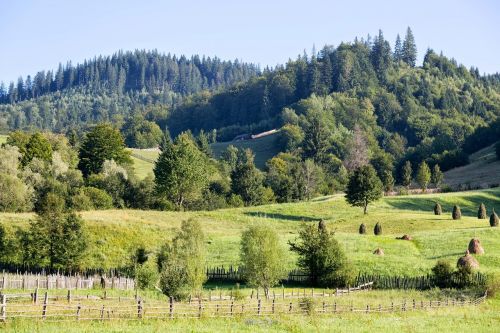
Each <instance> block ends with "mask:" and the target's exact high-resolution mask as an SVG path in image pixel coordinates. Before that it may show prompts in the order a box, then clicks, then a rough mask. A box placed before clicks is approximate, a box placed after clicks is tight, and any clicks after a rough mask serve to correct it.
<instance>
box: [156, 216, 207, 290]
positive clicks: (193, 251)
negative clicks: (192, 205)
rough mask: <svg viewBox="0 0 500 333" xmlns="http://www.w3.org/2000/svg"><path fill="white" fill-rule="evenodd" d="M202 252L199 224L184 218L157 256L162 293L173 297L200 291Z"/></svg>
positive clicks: (201, 283) (203, 246)
mask: <svg viewBox="0 0 500 333" xmlns="http://www.w3.org/2000/svg"><path fill="white" fill-rule="evenodd" d="M205 255H206V249H205V236H204V234H203V231H202V229H201V225H200V223H199V222H197V221H194V220H187V221H183V222H182V225H181V229H180V230H179V231H178V232H177V234H176V236H175V237H174V238H173V240H172V242H170V243H167V244H165V245H164V246H163V248H162V250H161V251H160V254H159V255H158V258H157V262H158V268H159V270H160V288H161V290H162V291H163V293H164V294H165V295H167V296H171V297H174V298H176V299H182V298H186V297H187V296H188V295H189V294H192V293H194V294H196V293H199V292H200V291H201V289H202V286H203V283H204V282H205V280H206V273H205V264H206V262H205V260H206V259H205Z"/></svg>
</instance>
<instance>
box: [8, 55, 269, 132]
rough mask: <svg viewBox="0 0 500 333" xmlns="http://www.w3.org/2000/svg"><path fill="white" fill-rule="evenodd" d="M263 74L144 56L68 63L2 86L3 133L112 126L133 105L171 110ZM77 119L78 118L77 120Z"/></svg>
mask: <svg viewBox="0 0 500 333" xmlns="http://www.w3.org/2000/svg"><path fill="white" fill-rule="evenodd" d="M259 73H260V71H259V69H258V67H257V66H255V65H253V64H248V63H242V62H239V61H238V60H235V61H234V62H232V61H223V60H220V59H219V58H210V57H200V56H197V55H196V56H193V57H191V58H187V57H185V56H180V57H177V56H172V55H170V54H168V55H165V54H161V53H159V52H157V51H144V50H142V51H139V50H136V51H134V52H118V53H115V54H114V55H112V56H99V57H96V58H94V59H92V60H87V61H84V62H83V63H82V64H78V65H76V66H74V65H72V63H71V62H68V63H67V64H66V65H65V66H64V65H62V64H59V68H58V69H57V70H56V71H50V70H49V71H40V72H38V73H36V74H35V75H34V76H30V75H28V76H27V77H26V78H25V79H23V78H22V77H20V78H19V79H18V81H17V84H16V83H14V82H11V83H10V84H9V85H8V86H7V85H6V84H5V83H3V82H2V83H1V85H0V103H1V104H3V105H7V107H6V106H3V107H2V108H1V109H0V112H1V114H0V129H2V127H3V129H4V130H5V127H8V128H10V129H13V128H20V129H27V128H43V129H51V130H62V129H64V128H65V127H67V126H68V125H69V124H70V123H73V124H79V123H88V122H97V121H106V120H111V119H112V117H113V116H116V115H117V114H120V115H128V111H130V109H131V107H132V106H133V105H147V104H152V103H160V104H165V105H168V106H169V107H171V106H173V105H175V104H176V103H179V102H180V100H182V96H186V95H189V94H193V93H197V92H199V91H201V90H208V91H210V90H217V89H219V88H225V87H230V86H232V85H234V84H236V83H239V82H245V81H247V80H248V79H249V78H251V77H253V76H256V75H258V74H259ZM0 81H1V78H0ZM89 97H91V98H90V100H89ZM113 109H114V110H113ZM72 113H76V114H78V116H77V117H76V118H72V117H71V114H72ZM2 119H3V124H2V123H1V121H2ZM2 125H3V126H2Z"/></svg>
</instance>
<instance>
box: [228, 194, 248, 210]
mask: <svg viewBox="0 0 500 333" xmlns="http://www.w3.org/2000/svg"><path fill="white" fill-rule="evenodd" d="M227 204H228V205H229V206H231V207H235V208H236V207H243V206H244V205H245V203H244V202H243V199H242V198H241V195H239V194H234V193H233V194H231V196H230V197H229V199H227Z"/></svg>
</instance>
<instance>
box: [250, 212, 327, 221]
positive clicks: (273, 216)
mask: <svg viewBox="0 0 500 333" xmlns="http://www.w3.org/2000/svg"><path fill="white" fill-rule="evenodd" d="M244 214H245V215H249V216H253V217H261V218H268V219H276V220H288V221H297V222H319V221H321V219H320V218H316V217H310V216H299V215H287V214H280V213H265V212H245V213H244Z"/></svg>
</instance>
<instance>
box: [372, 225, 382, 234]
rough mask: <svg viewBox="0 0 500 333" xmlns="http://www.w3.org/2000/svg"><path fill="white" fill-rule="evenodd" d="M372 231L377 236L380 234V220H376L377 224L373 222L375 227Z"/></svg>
mask: <svg viewBox="0 0 500 333" xmlns="http://www.w3.org/2000/svg"><path fill="white" fill-rule="evenodd" d="M373 233H374V234H375V235H377V236H379V235H382V224H380V222H377V224H375V228H374V229H373Z"/></svg>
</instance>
